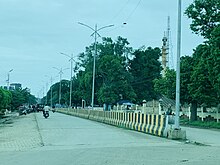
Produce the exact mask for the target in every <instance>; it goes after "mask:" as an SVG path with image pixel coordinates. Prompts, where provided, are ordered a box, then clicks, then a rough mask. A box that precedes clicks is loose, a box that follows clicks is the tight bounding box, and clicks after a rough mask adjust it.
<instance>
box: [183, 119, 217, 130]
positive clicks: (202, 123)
mask: <svg viewBox="0 0 220 165" xmlns="http://www.w3.org/2000/svg"><path fill="white" fill-rule="evenodd" d="M180 124H181V125H185V126H193V127H199V128H215V129H220V123H217V122H214V121H199V120H198V121H189V120H188V119H180Z"/></svg>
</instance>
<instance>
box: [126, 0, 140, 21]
mask: <svg viewBox="0 0 220 165" xmlns="http://www.w3.org/2000/svg"><path fill="white" fill-rule="evenodd" d="M140 3H141V0H139V1H138V3H137V5H136V6H135V8H134V9H133V10H132V11H131V13H130V14H129V15H128V17H127V19H126V20H125V21H128V19H130V17H131V16H132V15H133V14H134V12H135V11H136V9H137V8H138V6H139V5H140Z"/></svg>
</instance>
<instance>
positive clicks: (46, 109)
mask: <svg viewBox="0 0 220 165" xmlns="http://www.w3.org/2000/svg"><path fill="white" fill-rule="evenodd" d="M49 111H50V107H49V106H48V105H47V104H46V105H45V106H44V111H43V114H45V113H49Z"/></svg>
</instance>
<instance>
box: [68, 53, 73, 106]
mask: <svg viewBox="0 0 220 165" xmlns="http://www.w3.org/2000/svg"><path fill="white" fill-rule="evenodd" d="M72 58H73V54H71V59H72ZM70 70H71V71H70V104H69V106H70V108H71V107H72V87H73V82H72V77H73V60H70Z"/></svg>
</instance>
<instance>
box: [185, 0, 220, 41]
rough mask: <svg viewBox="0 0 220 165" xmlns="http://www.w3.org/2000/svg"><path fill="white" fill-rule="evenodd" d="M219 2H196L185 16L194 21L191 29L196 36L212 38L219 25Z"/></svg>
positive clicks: (198, 0)
mask: <svg viewBox="0 0 220 165" xmlns="http://www.w3.org/2000/svg"><path fill="white" fill-rule="evenodd" d="M219 10H220V1H219V0H194V2H193V3H192V4H190V5H189V6H188V8H187V9H186V11H185V14H186V15H187V16H188V17H189V18H191V19H192V23H191V25H190V28H191V30H192V31H193V32H195V33H196V34H200V35H202V36H203V37H205V38H210V35H211V32H212V31H213V30H214V29H215V28H216V27H217V26H218V25H219V20H220V12H219Z"/></svg>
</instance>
